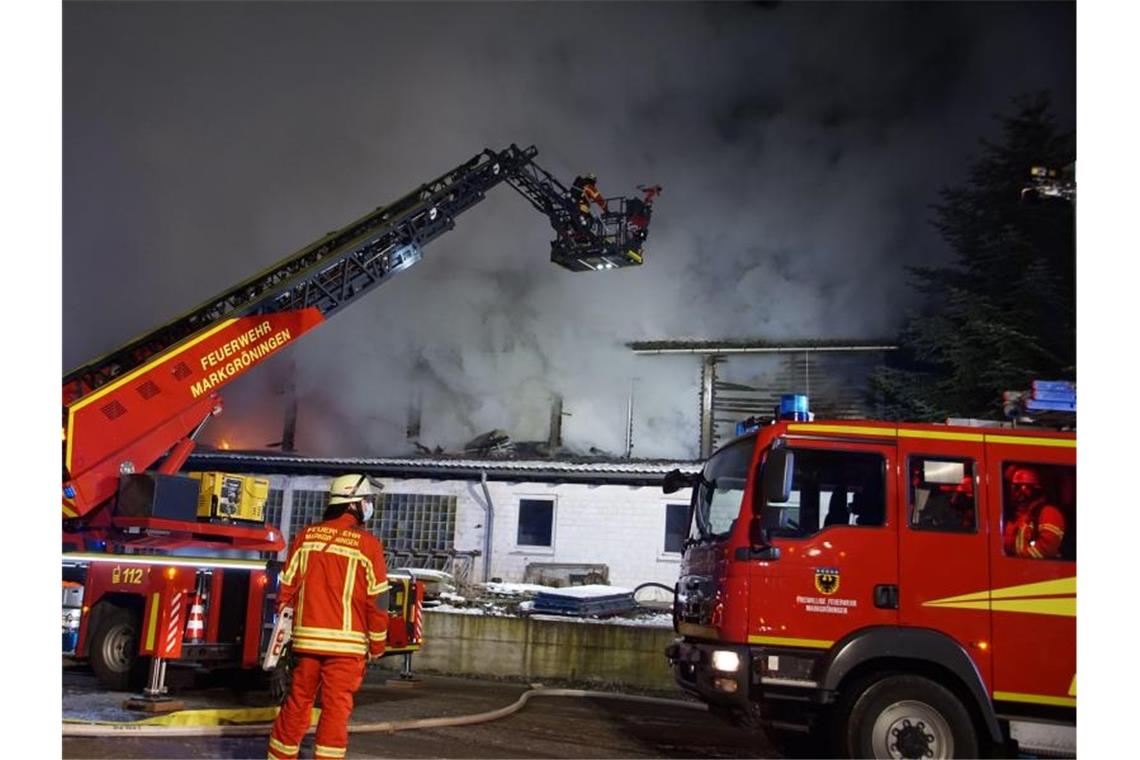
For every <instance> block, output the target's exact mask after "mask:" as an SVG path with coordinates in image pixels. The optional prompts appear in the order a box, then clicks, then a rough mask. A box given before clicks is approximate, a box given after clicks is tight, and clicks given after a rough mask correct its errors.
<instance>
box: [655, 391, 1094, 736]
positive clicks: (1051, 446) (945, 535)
mask: <svg viewBox="0 0 1140 760" xmlns="http://www.w3.org/2000/svg"><path fill="white" fill-rule="evenodd" d="M1074 404H1075V402H1074ZM962 422H963V423H966V422H970V421H962ZM686 486H688V487H691V488H692V500H691V506H690V533H689V536H688V539H687V540H686V545H685V549H684V555H683V559H682V564H681V569H680V577H679V579H678V582H677V586H676V588H675V602H674V608H673V616H674V626H675V629H676V631H677V632H678V633H679V634H680V636H679V638H678V639H676V640H675V642H674V643H673V644H672V645H670V647H669V648H668V649H667V651H666V655H667V657H668V658H669V660H670V663H671V666H672V668H673V672H674V677H675V679H676V681H677V683H678V684H679V685H680V686H681V687H682V688H683V689H685V690H686V691H688V692H690V693H692V694H694V695H696V696H697V697H699V698H700V699H702V700H703V701H704V702H706V703H707V704H708V705H709V706H710V709H712V710H713V711H715V712H718V713H720V714H723V715H724V716H726V717H731V718H732V719H734V720H735V721H737V722H738V723H740V724H743V725H747V726H752V727H758V728H761V729H763V730H764V732H765V733H766V734H767V735H768V737H769V738H770V739H771V740H772V741H773V742H774V743H775V744H776V745H777V746H778V747H783V748H786V749H789V750H796V751H800V752H803V751H808V752H810V753H812V754H815V755H825V756H835V755H838V756H854V757H907V758H912V757H977V756H979V754H983V755H984V754H985V753H989V752H991V751H1010V750H1015V749H1016V748H1017V746H1020V747H1021V749H1022V750H1025V749H1029V748H1032V749H1034V750H1036V751H1043V750H1048V749H1052V750H1061V751H1065V750H1068V751H1070V752H1071V751H1075V726H1076V704H1077V686H1076V684H1077V682H1076V590H1077V587H1076V576H1077V564H1076V541H1075V538H1076V433H1075V432H1071V431H1070V432H1061V431H1055V430H1046V429H1034V428H1026V427H1009V426H996V427H989V426H980V425H974V424H953V425H950V424H947V425H941V424H901V423H889V422H881V421H852V420H836V421H823V420H819V421H817V420H814V419H813V418H812V416H811V414H810V412H809V411H808V409H807V402H806V398H805V397H790V398H786V399H785V400H783V401H782V402H781V409H780V413H779V414H778V415H776V417H775V419H774V420H772V421H771V422H770V423H768V424H764V425H762V426H759V427H757V428H756V429H754V430H751V431H749V432H745V433H744V434H743V435H739V436H738V437H737V438H735V439H734V440H732V441H731V442H729V443H728V444H726V445H725V446H723V447H722V448H720V449H719V450H717V451H716V452H715V453H714V454H713V455H712V456H711V457H710V458H709V459H708V460H707V462H705V463H704V466H703V468H702V469H701V471H700V472H699V473H682V472H681V471H679V470H678V471H674V472H672V473H670V474H669V475H668V476H667V477H666V479H665V482H664V488H665V490H666V492H674V491H677V490H679V489H681V488H684V487H686ZM1015 743H1016V744H1015Z"/></svg>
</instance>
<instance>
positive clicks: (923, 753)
mask: <svg viewBox="0 0 1140 760" xmlns="http://www.w3.org/2000/svg"><path fill="white" fill-rule="evenodd" d="M871 732H872V733H871V736H872V742H873V746H872V749H873V750H874V756H875V757H891V758H949V757H953V756H954V735H953V733H952V732H951V731H950V724H949V722H947V720H946V719H945V718H944V717H942V714H941V713H939V712H938V711H937V710H935V709H934V708H933V707H931V706H930V705H928V704H926V703H925V702H918V701H915V700H910V699H908V700H903V701H900V702H895V703H894V704H891V705H889V706H888V707H887V708H886V709H884V710H883V711H882V712H881V713H879V717H878V718H876V719H875V724H874V726H873V727H872V728H871Z"/></svg>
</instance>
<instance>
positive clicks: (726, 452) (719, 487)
mask: <svg viewBox="0 0 1140 760" xmlns="http://www.w3.org/2000/svg"><path fill="white" fill-rule="evenodd" d="M755 445H756V436H754V435H751V436H748V437H747V438H742V439H740V440H739V441H736V442H735V443H732V444H730V445H728V446H726V447H724V448H723V449H721V450H720V451H718V452H716V453H715V454H713V455H712V456H711V457H710V458H709V460H708V461H707V462H705V466H704V469H703V470H701V481H700V483H699V484H698V485H697V487H696V489H695V491H696V498H695V500H696V509H694V510H693V525H692V528H691V531H690V533H689V538H691V539H693V540H700V539H703V538H712V537H715V536H723V535H725V534H727V533H729V532H730V531H731V530H732V526H733V525H734V524H735V523H736V517H737V515H739V514H740V504H741V501H742V500H743V497H744V484H745V483H746V482H747V481H748V465H749V464H750V463H751V461H752V449H753V447H754V446H755Z"/></svg>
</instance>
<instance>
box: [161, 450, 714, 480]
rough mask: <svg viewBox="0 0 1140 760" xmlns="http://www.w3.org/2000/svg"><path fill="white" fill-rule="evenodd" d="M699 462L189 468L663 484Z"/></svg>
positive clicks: (272, 462)
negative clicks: (669, 476) (676, 471)
mask: <svg viewBox="0 0 1140 760" xmlns="http://www.w3.org/2000/svg"><path fill="white" fill-rule="evenodd" d="M700 468H701V464H700V463H699V462H673V461H667V460H637V459H632V460H631V459H622V460H613V459H600V458H594V459H585V458H578V459H567V460H515V459H503V458H495V459H477V458H471V457H445V456H439V457H381V458H363V457H304V456H291V455H287V454H258V453H240V452H228V451H227V452H200V453H195V454H192V455H191V456H190V458H189V459H188V460H187V462H186V465H185V466H184V467H183V469H184V470H223V471H230V472H242V473H255V474H271V475H331V474H339V473H343V472H348V471H351V472H364V473H367V474H369V475H372V476H374V477H389V478H404V479H412V478H426V479H431V480H481V479H482V478H483V477H484V476H486V478H487V480H497V481H539V482H543V483H592V484H603V483H609V484H616V485H636V486H660V485H661V481H662V479H663V478H664V477H665V473H667V472H669V471H670V470H674V469H679V470H681V471H682V472H697V471H698V470H700Z"/></svg>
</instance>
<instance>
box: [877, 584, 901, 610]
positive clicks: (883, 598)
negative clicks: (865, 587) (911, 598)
mask: <svg viewBox="0 0 1140 760" xmlns="http://www.w3.org/2000/svg"><path fill="white" fill-rule="evenodd" d="M875 606H876V607H878V608H879V609H883V610H897V609H898V608H899V587H898V586H897V585H895V584H894V583H880V584H878V585H877V586H875Z"/></svg>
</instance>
